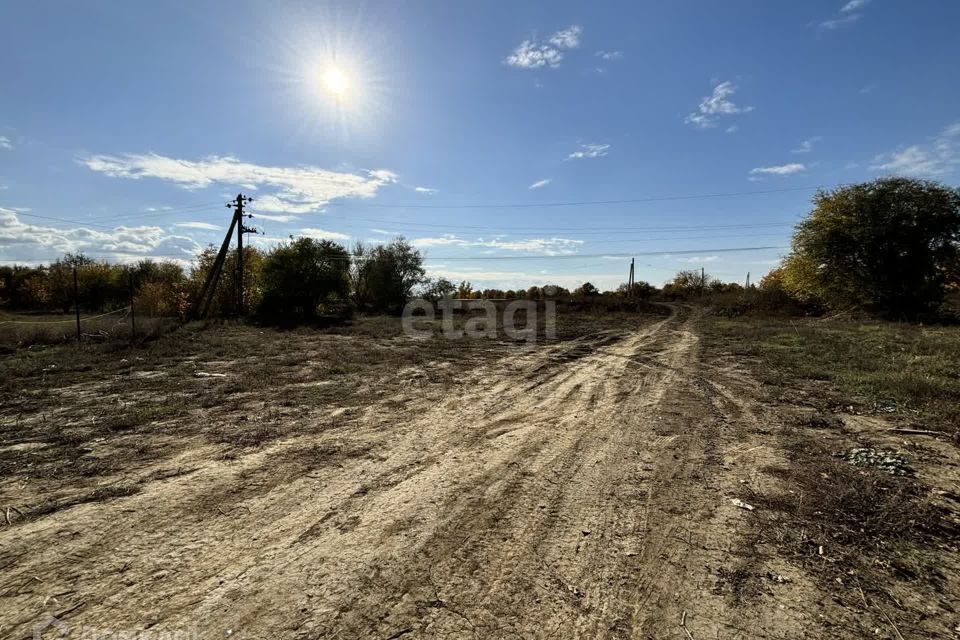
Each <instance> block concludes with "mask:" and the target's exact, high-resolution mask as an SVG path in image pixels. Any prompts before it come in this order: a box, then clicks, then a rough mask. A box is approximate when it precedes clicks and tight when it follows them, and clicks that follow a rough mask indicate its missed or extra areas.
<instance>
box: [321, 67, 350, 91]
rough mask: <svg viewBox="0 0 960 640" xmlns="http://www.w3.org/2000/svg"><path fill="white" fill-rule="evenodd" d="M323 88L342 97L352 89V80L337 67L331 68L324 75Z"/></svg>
mask: <svg viewBox="0 0 960 640" xmlns="http://www.w3.org/2000/svg"><path fill="white" fill-rule="evenodd" d="M323 86H324V88H325V89H326V90H327V91H329V92H330V93H332V94H334V95H337V96H342V95H343V94H345V93H346V92H347V90H348V89H349V88H350V78H348V77H347V75H346V74H345V73H344V72H343V71H341V70H340V69H338V68H336V67H331V68H329V69H327V71H326V72H325V73H324V74H323Z"/></svg>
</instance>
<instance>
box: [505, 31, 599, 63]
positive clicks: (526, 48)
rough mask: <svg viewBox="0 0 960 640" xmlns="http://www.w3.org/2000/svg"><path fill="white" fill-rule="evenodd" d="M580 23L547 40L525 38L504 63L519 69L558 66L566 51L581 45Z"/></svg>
mask: <svg viewBox="0 0 960 640" xmlns="http://www.w3.org/2000/svg"><path fill="white" fill-rule="evenodd" d="M581 33H583V28H582V27H581V26H580V25H571V26H569V27H567V28H566V29H561V30H560V31H557V32H556V33H554V34H553V35H551V36H550V37H549V38H548V39H547V41H546V42H539V41H537V40H524V41H523V42H521V43H520V44H519V45H517V48H516V49H514V50H513V53H511V54H510V55H509V56H507V57H506V58H505V59H504V61H503V63H504V64H506V65H509V66H511V67H517V68H518V69H540V68H542V67H550V68H554V69H555V68H557V67H559V66H560V62H561V61H562V60H563V53H564V51H567V50H570V49H576V48H577V47H579V46H580V34H581Z"/></svg>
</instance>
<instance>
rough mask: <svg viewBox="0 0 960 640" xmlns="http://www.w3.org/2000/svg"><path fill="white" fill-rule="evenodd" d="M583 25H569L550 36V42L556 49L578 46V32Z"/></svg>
mask: <svg viewBox="0 0 960 640" xmlns="http://www.w3.org/2000/svg"><path fill="white" fill-rule="evenodd" d="M581 33H583V27H581V26H580V25H578V24H574V25H570V26H569V27H567V28H566V29H561V30H560V31H557V32H556V33H555V34H553V35H552V36H550V44H552V45H553V46H555V47H557V48H558V49H576V48H577V47H579V46H580V34H581Z"/></svg>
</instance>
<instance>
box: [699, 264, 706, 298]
mask: <svg viewBox="0 0 960 640" xmlns="http://www.w3.org/2000/svg"><path fill="white" fill-rule="evenodd" d="M706 288H707V273H706V270H705V269H704V268H703V267H700V295H701V296H702V295H703V292H704V290H705V289H706Z"/></svg>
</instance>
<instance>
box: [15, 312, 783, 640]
mask: <svg viewBox="0 0 960 640" xmlns="http://www.w3.org/2000/svg"><path fill="white" fill-rule="evenodd" d="M695 320H696V318H695V315H694V314H692V313H690V312H689V311H687V310H683V309H681V310H679V312H678V313H676V314H674V315H673V316H671V317H670V318H667V319H665V320H662V321H659V322H657V323H655V324H653V325H651V326H650V327H648V328H647V329H645V330H643V331H638V332H636V333H633V334H629V335H625V336H624V335H611V334H602V335H598V336H593V337H591V339H589V340H582V341H580V342H579V343H578V344H574V345H572V346H571V345H569V344H565V345H559V346H557V347H551V348H546V349H541V350H540V351H536V352H532V353H528V354H525V355H522V356H520V357H519V358H518V359H517V360H516V361H514V362H513V363H512V366H513V367H514V368H515V369H516V370H515V371H514V372H509V371H508V372H506V373H504V367H503V366H500V370H499V372H498V371H496V370H495V368H493V367H490V368H486V369H483V370H480V371H478V372H476V373H475V375H474V376H473V379H474V380H476V381H477V385H476V386H475V387H473V388H470V387H466V388H463V389H461V390H460V392H459V394H458V395H457V396H454V397H451V398H449V399H448V400H447V401H445V402H443V403H441V404H439V405H434V406H428V405H427V404H426V403H416V404H415V407H416V408H417V409H419V410H421V412H415V411H406V412H404V413H400V414H392V415H391V414H389V413H387V412H384V411H372V412H370V414H369V419H368V420H366V421H365V422H364V423H362V424H361V425H360V426H359V427H357V426H356V425H354V427H353V429H352V430H351V432H350V438H351V440H352V441H354V442H356V443H357V444H358V446H359V448H360V449H361V450H363V451H366V452H368V453H366V454H364V455H359V456H356V457H351V458H348V459H345V460H342V461H341V462H340V463H339V466H336V467H323V468H320V469H311V470H310V472H309V473H306V472H303V473H298V472H296V469H294V472H290V470H289V469H287V471H286V472H284V473H280V472H279V470H274V469H273V467H272V465H273V464H274V463H277V462H278V461H281V460H283V455H284V452H290V451H294V450H297V448H298V447H303V446H306V445H312V444H316V442H315V441H316V440H317V438H318V437H319V436H311V437H310V438H303V439H297V438H294V439H291V440H289V441H286V442H282V443H278V444H276V445H272V446H270V447H267V448H266V449H264V450H263V451H261V452H257V453H255V454H251V455H248V456H245V457H244V458H242V459H241V460H240V461H239V462H238V463H236V464H234V465H232V466H229V467H228V466H226V465H224V464H208V465H207V466H206V467H204V468H201V469H199V470H198V471H197V472H195V473H194V474H192V475H191V476H190V478H175V479H171V480H166V481H164V482H155V483H152V484H151V485H149V486H148V487H147V489H146V490H144V491H143V492H142V493H141V494H138V495H135V496H131V497H129V498H125V499H122V500H117V501H113V502H110V503H105V504H100V505H83V506H81V507H77V508H74V509H71V510H69V511H66V512H63V513H60V514H56V515H55V516H54V517H51V518H47V519H43V520H38V521H35V522H31V523H27V524H25V525H23V526H22V527H19V528H18V529H19V531H20V532H21V535H23V536H24V540H30V543H29V545H26V544H24V543H23V542H22V541H11V540H10V539H9V536H8V535H7V534H6V533H4V537H2V538H0V540H2V541H3V542H4V544H5V545H7V544H8V543H11V544H9V546H8V548H7V551H5V552H4V553H5V554H8V555H9V557H10V558H12V562H9V563H8V564H7V566H8V569H7V575H6V576H5V584H6V585H11V586H12V588H13V589H12V590H11V588H7V589H6V591H5V592H3V591H0V606H3V610H4V612H5V616H4V617H5V618H8V620H9V621H12V622H8V623H5V624H6V625H7V626H6V629H8V630H11V631H16V632H18V633H20V634H21V635H23V636H28V635H29V629H30V627H29V625H30V624H32V623H33V622H34V621H36V619H38V618H39V617H40V615H41V614H42V611H43V610H44V609H43V608H39V607H38V601H37V600H38V597H37V591H36V590H35V589H34V587H35V585H32V586H31V584H30V583H31V576H43V577H44V578H41V579H47V580H49V582H50V585H49V589H47V590H46V592H49V593H56V589H61V588H63V585H69V588H70V589H72V590H74V591H76V592H78V593H80V594H81V596H82V601H83V602H84V603H85V604H84V606H83V607H81V608H79V609H78V610H77V611H76V612H75V613H73V615H72V618H71V621H72V622H73V623H76V624H87V625H91V626H94V627H98V628H101V629H126V628H131V627H133V628H144V627H148V626H149V627H151V628H156V629H196V630H197V631H198V632H199V633H200V635H201V637H211V638H222V637H224V634H225V633H226V632H227V630H230V631H231V632H232V633H236V634H238V636H237V637H251V638H254V637H265V636H276V637H298V638H334V637H336V638H348V637H364V638H366V637H381V638H391V637H394V638H396V637H438V638H442V637H477V638H492V637H504V638H506V637H521V638H541V637H543V638H546V637H579V638H600V637H609V638H629V637H643V638H646V637H651V638H654V637H666V636H670V637H682V635H680V629H679V621H680V618H681V615H682V613H683V611H689V612H690V614H689V616H688V617H687V624H688V625H689V627H690V629H691V630H692V631H693V632H694V637H697V638H700V637H709V638H712V637H715V635H716V634H717V633H723V634H724V636H723V637H725V638H726V637H747V636H749V637H793V635H791V632H795V631H799V629H800V628H802V627H800V626H799V625H800V623H799V621H793V620H792V619H788V620H786V621H784V620H783V619H780V620H779V621H773V619H774V617H775V616H776V615H779V616H780V617H781V618H783V616H785V615H786V616H787V618H790V614H789V613H787V614H784V613H783V612H779V613H777V612H773V613H771V612H769V611H767V610H766V609H764V608H763V607H759V606H757V607H753V608H751V606H747V605H744V606H740V607H737V608H736V609H735V610H734V609H733V608H731V606H730V603H729V599H728V598H727V597H725V596H724V594H722V593H716V592H715V589H714V587H715V582H716V579H715V573H714V571H713V569H715V568H716V567H718V566H720V564H721V563H723V562H728V561H729V558H730V557H731V556H737V554H738V553H739V554H740V555H743V552H742V550H740V549H739V547H738V546H739V544H740V543H739V539H740V535H741V532H740V530H739V527H741V523H742V518H741V517H740V514H739V513H737V511H736V509H735V508H733V507H731V506H729V504H728V502H729V501H728V500H727V494H728V493H729V492H730V491H731V490H732V489H735V487H736V482H737V479H736V478H737V476H732V475H731V474H730V472H729V469H728V468H727V465H726V462H725V461H726V459H727V458H729V457H730V456H733V455H742V453H743V451H745V450H746V449H745V445H747V444H750V443H749V434H748V433H747V431H749V430H750V428H751V427H752V426H755V423H756V418H755V417H751V416H753V414H752V413H751V407H750V404H749V401H748V400H743V399H738V398H737V396H736V394H734V393H733V392H731V391H729V390H727V388H726V387H725V386H723V385H722V384H720V383H719V382H716V381H708V380H707V379H706V378H705V377H704V374H703V371H702V370H701V365H700V364H699V359H698V356H699V352H698V346H699V338H698V336H697V334H696V332H695V328H694V325H695ZM715 374H716V372H711V376H714V375H715ZM341 435H342V434H341ZM728 452H729V455H728ZM727 476H730V477H727ZM241 478H245V479H246V480H248V481H249V480H250V479H251V478H252V479H254V481H255V482H256V483H259V484H258V485H257V486H256V487H255V488H254V489H253V490H248V489H245V490H244V491H242V492H241V494H240V495H239V496H237V497H236V500H235V501H234V502H235V503H236V505H238V506H237V507H236V508H235V509H234V510H233V511H230V512H229V513H227V514H220V516H219V517H218V516H217V514H216V511H214V513H213V514H211V513H210V511H209V507H207V508H206V509H205V508H204V505H205V504H207V503H212V504H218V503H219V501H221V500H222V496H224V495H229V494H230V492H231V491H235V490H236V486H237V484H238V483H239V482H240V480H241ZM65 566H67V567H69V571H68V574H67V575H64V567H65ZM7 613H9V616H8V615H6V614H7ZM744 629H750V633H749V634H747V635H746V636H741V635H740V634H744V633H746V632H745V631H744ZM773 629H776V631H773ZM768 630H769V631H768ZM12 637H18V636H17V635H13V636H12Z"/></svg>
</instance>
